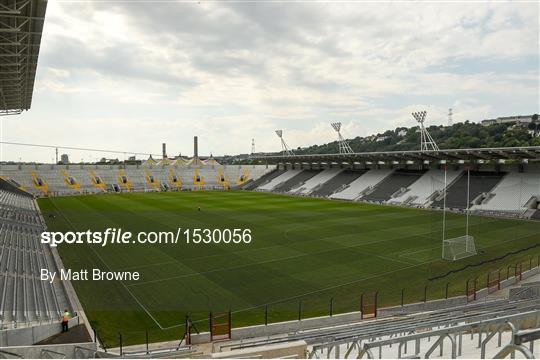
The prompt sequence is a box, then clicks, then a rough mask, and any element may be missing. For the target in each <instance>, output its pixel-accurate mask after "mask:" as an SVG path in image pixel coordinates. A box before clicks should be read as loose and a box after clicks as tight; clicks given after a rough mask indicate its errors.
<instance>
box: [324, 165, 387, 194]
mask: <svg viewBox="0 0 540 360" xmlns="http://www.w3.org/2000/svg"><path fill="white" fill-rule="evenodd" d="M392 171H393V170H391V169H375V170H369V171H367V172H366V173H365V174H363V175H362V176H360V177H359V178H358V179H356V180H354V181H353V182H351V183H350V184H349V186H347V187H346V188H344V189H343V190H341V191H339V192H335V193H334V194H332V195H331V196H330V197H331V198H334V199H344V200H354V199H357V198H358V197H360V195H362V193H363V192H364V191H366V190H369V189H372V188H373V187H374V186H375V185H377V184H378V183H379V182H381V181H382V180H383V179H384V178H386V177H387V176H389V175H390V174H391V173H392Z"/></svg>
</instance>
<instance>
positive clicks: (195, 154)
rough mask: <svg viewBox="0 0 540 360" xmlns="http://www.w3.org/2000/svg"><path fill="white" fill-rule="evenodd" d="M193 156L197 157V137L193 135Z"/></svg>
mask: <svg viewBox="0 0 540 360" xmlns="http://www.w3.org/2000/svg"><path fill="white" fill-rule="evenodd" d="M193 157H194V158H198V157H199V138H198V137H197V136H194V137H193Z"/></svg>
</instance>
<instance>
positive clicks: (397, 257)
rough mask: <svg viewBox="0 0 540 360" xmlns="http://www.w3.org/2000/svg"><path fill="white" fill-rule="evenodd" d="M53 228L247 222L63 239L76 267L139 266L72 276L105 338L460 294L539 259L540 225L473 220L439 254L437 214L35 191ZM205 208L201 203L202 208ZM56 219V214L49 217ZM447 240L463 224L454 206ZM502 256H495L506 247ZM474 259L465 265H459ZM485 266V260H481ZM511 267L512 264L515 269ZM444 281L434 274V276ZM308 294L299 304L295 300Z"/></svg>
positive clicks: (243, 197) (159, 336) (130, 339)
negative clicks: (119, 241) (169, 234)
mask: <svg viewBox="0 0 540 360" xmlns="http://www.w3.org/2000/svg"><path fill="white" fill-rule="evenodd" d="M39 205H40V207H41V210H42V212H43V213H44V215H45V219H46V220H47V223H48V226H49V229H50V230H51V231H75V230H76V231H86V230H89V229H90V230H93V231H104V230H105V229H106V228H122V229H124V230H127V231H131V232H133V233H137V232H139V231H174V232H175V231H176V230H177V228H178V227H180V228H183V229H184V228H191V229H192V228H210V229H215V228H220V229H224V228H249V229H251V230H252V238H253V240H252V242H251V243H250V244H236V245H231V244H229V245H225V244H220V245H215V244H212V245H208V244H189V245H188V244H186V243H185V242H180V243H178V244H175V245H171V244H163V245H148V244H144V245H141V244H137V245H131V244H129V245H109V246H105V247H100V246H97V245H92V246H90V245H61V246H60V247H59V251H60V255H61V257H62V259H63V261H64V264H65V266H66V267H67V268H72V269H73V270H79V269H92V268H99V269H102V270H112V271H138V272H140V274H141V279H140V280H139V281H132V282H122V283H120V282H116V281H101V282H96V281H79V282H73V285H74V286H75V288H76V290H77V293H78V295H79V298H80V300H81V302H82V304H83V306H84V308H85V310H86V313H87V315H88V317H89V319H90V321H91V323H92V325H93V326H94V327H95V328H96V329H97V330H98V332H99V334H100V336H101V338H102V339H103V340H104V341H105V342H106V344H107V345H109V346H116V345H118V338H119V335H118V333H119V332H120V333H122V337H123V342H124V344H126V343H138V342H139V343H140V342H144V341H145V331H146V330H148V333H149V337H150V339H149V340H150V341H162V340H173V339H179V338H181V337H182V335H183V332H184V329H183V323H184V318H185V315H186V313H188V312H189V313H191V314H192V317H193V319H194V320H195V321H197V322H196V325H197V327H198V329H199V330H200V331H206V330H207V329H208V320H207V319H208V312H209V311H215V312H219V311H224V310H227V309H229V308H230V309H231V310H232V312H233V326H234V327H238V326H243V325H250V324H261V323H263V322H264V321H265V307H266V306H267V307H268V321H269V322H274V321H283V320H295V319H297V318H298V313H299V308H301V316H302V317H310V316H321V315H326V314H328V312H329V307H330V299H331V298H333V306H334V310H333V311H334V313H339V312H349V311H358V310H359V299H360V294H361V293H362V292H370V291H375V290H377V291H379V302H380V305H382V306H385V305H386V306H388V305H398V304H399V303H400V302H401V292H402V289H404V290H403V291H404V300H405V302H406V303H407V302H416V301H421V300H423V298H424V289H425V287H426V286H427V298H428V300H429V299H435V298H441V297H444V296H445V288H446V284H449V285H448V288H449V295H450V296H453V295H463V293H464V289H465V282H466V280H467V279H469V278H471V279H472V278H475V277H478V281H479V285H480V286H481V287H483V286H485V283H486V274H487V272H488V271H491V270H495V269H503V270H502V277H503V278H504V277H505V276H506V273H507V271H508V266H509V265H515V264H516V263H517V262H518V261H519V262H523V264H524V265H523V266H524V268H528V266H529V259H530V258H531V257H533V262H534V264H535V265H536V263H537V261H538V260H537V256H538V255H539V254H540V248H539V247H536V248H534V247H533V248H531V249H529V250H525V251H520V252H518V253H517V254H513V255H507V254H508V253H509V252H513V251H516V250H520V249H525V248H528V247H531V246H534V245H538V244H539V238H538V234H539V233H540V223H539V222H529V221H516V220H502V219H493V218H487V217H472V218H471V219H470V231H469V232H470V234H471V235H473V236H474V237H475V240H476V246H477V250H478V252H479V254H478V255H477V256H474V257H471V258H468V259H464V260H460V261H456V262H447V261H443V260H441V239H442V213H441V212H436V211H425V210H416V209H405V208H397V207H388V206H378V205H367V204H360V203H352V202H342V201H330V200H325V199H311V198H302V197H291V196H282V195H275V194H262V193H253V192H235V191H230V192H179V193H146V194H144V193H134V194H125V195H95V196H81V197H63V198H51V199H40V200H39ZM198 207H200V208H201V211H198ZM51 213H53V214H56V217H54V218H53V217H49V216H48V215H49V214H51ZM446 229H447V234H446V237H447V238H450V237H456V236H461V235H464V233H465V217H464V216H462V215H455V214H447V223H446ZM504 255H507V256H505V257H504V258H502V259H500V260H496V261H489V262H487V263H485V264H480V263H481V262H483V261H487V260H493V259H496V258H498V257H501V256H504ZM467 264H470V265H474V266H470V267H467V268H465V269H464V270H461V271H457V272H454V273H450V274H449V275H445V274H447V273H448V272H449V271H450V270H459V269H461V268H463V267H464V265H467ZM478 264H480V265H478ZM512 271H513V270H512V269H510V272H511V273H512ZM435 278H437V279H435ZM300 301H301V305H300V303H299V302H300Z"/></svg>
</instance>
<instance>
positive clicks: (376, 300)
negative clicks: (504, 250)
mask: <svg viewBox="0 0 540 360" xmlns="http://www.w3.org/2000/svg"><path fill="white" fill-rule="evenodd" d="M534 268H540V255H535V256H529V257H528V258H522V260H521V261H518V262H516V263H506V264H499V267H497V268H492V269H490V270H488V271H487V272H486V271H483V272H477V273H476V274H473V276H472V277H469V278H467V279H466V280H465V281H464V280H463V278H461V281H457V280H456V281H452V282H450V281H449V282H440V281H438V282H431V283H427V284H416V285H415V286H414V285H413V286H409V287H400V286H399V285H400V284H396V287H395V289H393V290H384V291H383V290H379V289H376V288H369V289H366V291H363V292H359V293H358V295H357V296H347V297H343V296H341V297H340V296H338V295H335V296H331V297H329V298H324V299H321V298H320V297H317V298H301V299H296V300H291V301H285V302H276V303H272V304H265V305H262V306H257V307H253V308H251V309H234V308H228V307H227V308H223V309H215V310H214V309H213V310H214V312H212V311H196V312H192V313H188V314H185V313H184V314H183V316H184V318H185V319H186V323H182V324H179V325H177V326H172V327H170V328H167V329H159V328H155V327H148V329H145V330H142V331H141V330H128V329H125V330H124V329H122V330H120V331H117V332H111V331H103V330H101V329H100V328H99V326H93V328H94V329H95V330H94V334H93V338H94V340H95V341H96V342H98V343H99V344H100V345H101V346H102V348H103V349H104V350H105V351H110V350H111V349H113V350H112V351H113V352H114V353H121V354H126V353H127V352H129V351H133V349H132V346H133V345H137V346H136V347H135V349H136V350H137V351H138V352H143V353H144V352H146V353H150V352H152V351H156V350H158V349H162V348H163V344H158V343H160V342H164V341H168V342H169V343H168V344H167V345H168V346H169V347H170V346H173V345H174V346H176V347H178V349H186V347H189V345H190V342H191V337H192V336H193V335H195V334H201V333H210V334H209V339H211V338H212V339H221V340H222V339H227V338H230V336H231V331H232V329H234V328H240V327H245V326H255V325H259V326H268V325H271V324H275V323H282V322H287V321H288V322H295V321H296V322H301V321H302V320H307V319H310V320H312V319H314V318H317V317H335V316H338V315H340V314H347V313H355V312H357V313H358V316H357V320H361V319H363V318H366V319H369V318H375V317H377V314H378V312H379V310H380V309H381V308H386V307H399V306H402V307H404V306H407V305H411V304H415V303H416V304H418V303H427V302H429V301H433V300H442V299H449V298H452V297H459V296H464V297H465V298H466V299H467V302H468V301H473V300H476V299H477V296H476V295H477V293H478V292H479V291H481V290H487V294H491V293H493V292H494V291H496V290H499V289H501V282H503V281H507V280H508V279H512V278H514V279H515V282H516V283H518V282H519V281H520V280H521V279H522V274H523V273H525V272H527V271H529V270H532V269H534ZM324 305H325V306H324ZM361 310H364V314H362V313H361ZM171 315H178V314H171ZM188 319H189V320H188ZM188 321H189V325H190V326H188V323H187V322H188ZM227 323H228V325H226V324H227ZM216 324H218V325H220V328H221V329H220V333H219V334H217V333H216V334H214V335H213V336H212V332H211V331H210V330H211V329H212V328H214V329H215V328H216ZM92 325H94V324H92ZM227 326H228V328H227ZM190 335H191V336H190ZM216 335H219V336H216ZM175 344H176V345H175ZM127 346H129V347H130V348H129V349H126V347H127Z"/></svg>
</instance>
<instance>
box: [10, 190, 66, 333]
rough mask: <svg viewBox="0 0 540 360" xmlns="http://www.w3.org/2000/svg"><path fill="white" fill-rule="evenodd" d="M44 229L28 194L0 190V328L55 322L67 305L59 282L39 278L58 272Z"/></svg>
mask: <svg viewBox="0 0 540 360" xmlns="http://www.w3.org/2000/svg"><path fill="white" fill-rule="evenodd" d="M43 230H44V229H43V225H42V223H41V219H40V217H39V213H38V211H37V209H36V207H35V206H34V203H33V199H32V197H31V196H28V195H23V194H22V193H15V192H11V191H8V190H5V189H0V329H6V328H7V329H9V328H14V327H22V326H30V325H34V324H36V323H43V322H53V321H58V318H59V317H60V315H61V313H62V310H63V309H64V308H69V307H70V306H68V304H67V303H66V302H67V295H66V294H65V293H64V291H65V290H64V287H63V286H62V285H61V284H58V283H55V284H50V283H49V282H48V281H41V279H40V273H41V269H48V270H49V271H57V267H56V264H55V262H54V259H53V258H52V254H51V251H50V248H48V247H47V246H46V245H44V244H41V242H40V241H39V237H40V233H41V232H42V231H43Z"/></svg>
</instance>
